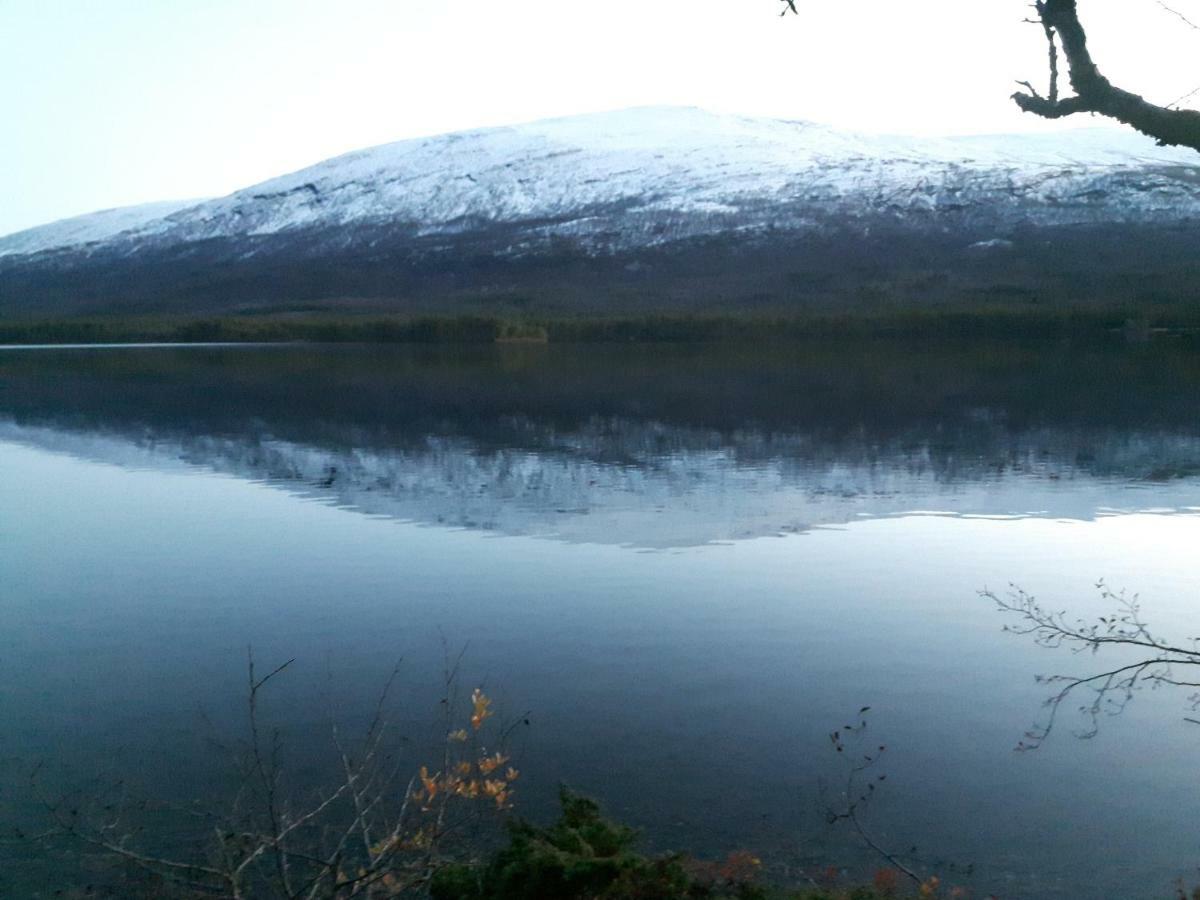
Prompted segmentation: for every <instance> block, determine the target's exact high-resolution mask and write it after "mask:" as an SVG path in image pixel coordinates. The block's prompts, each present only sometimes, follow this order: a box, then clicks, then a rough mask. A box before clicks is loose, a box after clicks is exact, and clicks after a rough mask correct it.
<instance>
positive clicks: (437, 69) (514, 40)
mask: <svg viewBox="0 0 1200 900" xmlns="http://www.w3.org/2000/svg"><path fill="white" fill-rule="evenodd" d="M797 6H798V8H799V9H800V13H801V14H800V15H799V16H788V17H783V18H781V17H780V16H779V15H778V7H779V3H778V2H777V0H594V2H590V3H581V2H571V0H503V2H490V3H479V2H469V0H461V2H454V0H337V2H334V0H323V2H319V0H0V121H2V122H3V129H4V132H3V133H4V138H3V140H0V234H7V233H9V232H12V231H17V230H20V229H22V228H26V227H30V226H33V225H37V224H41V223H43V222H47V221H53V220H55V219H59V218H63V217H65V216H70V215H76V214H79V213H85V212H90V211H93V210H96V209H105V208H110V207H114V206H124V205H129V204H134V203H144V202H149V201H154V200H168V199H183V198H189V197H196V198H200V197H209V196H219V195H222V194H227V193H229V192H230V191H233V190H236V189H238V188H241V187H245V186H247V185H251V184H254V183H256V182H259V181H262V180H264V179H266V178H269V177H272V176H275V175H279V174H283V173H285V172H290V171H294V170H296V169H299V168H302V167H304V166H306V165H310V164H312V163H315V162H319V161H320V160H322V159H326V158H329V157H331V156H335V155H337V154H339V153H344V152H347V151H350V150H355V149H359V148H361V147H367V146H372V145H375V144H381V143H387V142H389V141H395V140H401V139H404V138H409V137H418V136H423V135H429V134H438V133H441V132H446V131H452V130H458V129H467V128H475V127H480V126H487V125H504V124H510V123H513V122H521V121H529V120H533V119H539V118H545V117H549V116H563V115H572V114H576V113H584V112H596V111H601V110H610V109H620V108H624V107H629V106H642V105H660V104H672V105H674V104H678V105H690V106H700V107H703V108H706V109H710V110H714V111H717V112H731V113H740V114H745V115H764V116H777V117H782V118H789V119H808V120H811V121H816V122H822V123H826V124H831V125H835V126H839V127H844V128H850V129H856V130H861V131H871V132H902V133H915V134H971V133H987V132H1006V131H1025V130H1044V129H1048V128H1054V127H1059V128H1061V127H1064V125H1063V124H1057V125H1050V124H1047V123H1043V122H1041V121H1038V120H1036V119H1033V118H1031V117H1029V116H1024V115H1022V114H1021V113H1020V112H1019V111H1017V110H1016V109H1015V107H1014V106H1013V105H1012V103H1011V101H1010V100H1009V99H1008V97H1009V95H1010V94H1011V93H1012V92H1013V90H1015V89H1016V85H1015V81H1016V80H1018V79H1028V80H1030V81H1032V82H1033V83H1035V84H1037V85H1043V84H1044V82H1045V79H1046V72H1045V43H1044V39H1043V37H1042V35H1041V32H1040V29H1039V28H1038V27H1037V26H1034V25H1029V24H1025V23H1023V22H1022V21H1021V20H1022V18H1023V17H1024V16H1026V15H1027V14H1028V12H1029V10H1028V5H1027V3H1026V0H910V2H898V0H858V2H856V3H853V4H849V3H829V2H819V0H797ZM1172 6H1173V7H1174V8H1175V9H1176V10H1177V11H1178V12H1181V13H1183V14H1184V15H1186V16H1189V17H1190V18H1191V19H1193V20H1194V21H1198V22H1200V0H1176V2H1173V3H1172ZM1080 10H1081V14H1082V15H1083V17H1084V20H1085V24H1086V25H1087V26H1088V29H1089V37H1090V44H1091V46H1092V49H1093V53H1094V55H1095V57H1096V59H1097V61H1098V62H1099V63H1100V65H1101V67H1102V69H1103V70H1104V71H1105V73H1106V74H1107V75H1109V77H1110V78H1112V79H1113V80H1114V81H1115V82H1116V83H1118V84H1120V85H1121V86H1123V87H1126V88H1128V89H1131V90H1135V91H1137V92H1139V93H1143V94H1144V95H1146V96H1147V97H1148V98H1149V99H1151V100H1154V101H1157V102H1162V103H1167V102H1170V101H1172V100H1175V99H1176V98H1178V97H1180V96H1181V95H1183V94H1186V93H1187V92H1188V91H1190V90H1192V89H1193V88H1197V87H1200V29H1195V28H1192V27H1189V26H1188V25H1187V24H1185V23H1184V22H1183V21H1182V20H1181V19H1180V18H1178V17H1177V16H1175V15H1172V14H1171V13H1170V12H1169V11H1167V10H1165V9H1163V8H1162V6H1161V4H1159V3H1158V2H1157V0H1081V2H1080ZM1194 99H1195V98H1194ZM1091 124H1096V122H1095V121H1092V120H1087V119H1082V120H1081V119H1076V120H1071V122H1070V123H1068V125H1091Z"/></svg>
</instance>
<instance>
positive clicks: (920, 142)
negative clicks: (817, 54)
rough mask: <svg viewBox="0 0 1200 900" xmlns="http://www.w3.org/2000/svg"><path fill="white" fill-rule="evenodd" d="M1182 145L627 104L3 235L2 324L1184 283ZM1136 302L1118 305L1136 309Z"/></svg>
mask: <svg viewBox="0 0 1200 900" xmlns="http://www.w3.org/2000/svg"><path fill="white" fill-rule="evenodd" d="M1197 237H1200V157H1198V156H1197V155H1196V154H1195V153H1194V152H1191V151H1182V150H1177V149H1166V148H1159V147H1156V146H1155V145H1154V144H1153V143H1152V142H1151V141H1149V140H1148V139H1145V138H1142V137H1140V136H1138V135H1135V134H1132V133H1129V132H1124V131H1118V130H1107V129H1088V130H1081V131H1075V132H1065V133H1060V134H1053V135H1007V136H984V137H963V138H907V137H894V136H873V135H862V134H852V133H846V132H840V131H836V130H834V129H831V128H827V127H823V126H819V125H814V124H810V123H805V122H790V121H778V120H770V119H750V118H743V117H736V116H725V115H716V114H712V113H708V112H704V111H701V110H696V109H686V108H685V109H679V108H645V109H634V110H627V111H622V112H615V113H605V114H596V115H586V116H576V117H571V118H564V119H555V120H550V121H545V122H537V123H532V124H527V125H518V126H512V127H505V128H491V129H483V130H477V131H469V132H461V133H456V134H449V135H443V136H439V137H432V138H425V139H418V140H409V141H401V142H399V143H394V144H387V145H384V146H381V147H375V148H371V149H368V150H362V151H358V152H354V153H350V154H346V155H344V156H340V157H337V158H334V159H331V160H328V161H326V162H323V163H319V164H317V165H315V166H312V167H310V168H307V169H303V170H301V171H299V172H295V173H293V174H290V175H284V176H282V177H279V178H275V179H272V180H270V181H266V182H263V183H262V184H258V185H255V186H253V187H249V188H246V189H244V190H240V191H237V192H235V193H233V194H231V195H229V196H227V197H222V198H217V199H213V200H205V201H200V202H187V203H182V204H161V205H152V206H142V207H134V208H131V209H128V210H110V211H106V212H101V213H95V214H92V215H89V216H81V217H77V218H74V219H69V220H65V221H63V222H58V223H53V224H51V225H46V226H42V227H40V228H34V229H30V230H28V231H23V232H20V233H17V234H14V235H9V236H7V237H2V238H0V315H4V314H31V313H45V314H63V313H77V312H115V311H124V312H145V311H183V312H198V311H203V312H211V311H230V310H237V309H286V308H300V307H303V308H313V307H335V308H348V309H404V310H422V311H430V310H437V309H447V308H453V309H456V310H462V309H467V308H470V309H479V308H484V309H493V308H507V307H514V308H529V307H534V308H544V309H546V310H547V311H549V310H554V309H557V310H575V309H586V310H596V309H606V310H607V309H645V308H648V307H650V308H662V309H668V308H689V309H700V308H714V307H719V308H728V306H729V305H730V304H734V305H739V306H744V305H754V306H760V307H772V308H782V307H792V306H795V305H797V304H800V305H808V306H817V307H820V306H827V307H830V308H843V307H844V306H845V305H846V304H850V303H854V304H858V305H863V304H865V303H872V302H874V303H881V302H885V301H886V300H887V299H888V298H891V299H893V300H894V299H897V298H898V299H913V300H914V301H917V302H925V303H939V302H946V301H947V300H948V298H955V297H965V296H970V297H973V298H976V299H978V298H979V297H990V298H1001V299H1004V298H1007V299H1009V300H1015V301H1018V302H1040V300H1042V299H1048V298H1052V297H1053V298H1058V297H1062V298H1065V299H1067V300H1072V301H1080V300H1088V301H1097V300H1100V299H1104V298H1106V297H1108V298H1113V297H1128V296H1129V294H1130V292H1131V291H1133V292H1135V293H1136V294H1137V295H1138V297H1141V298H1142V299H1157V300H1171V299H1174V298H1175V297H1176V295H1179V296H1183V295H1185V294H1186V295H1189V296H1190V295H1193V294H1194V293H1195V288H1196V287H1197V286H1200V270H1198V269H1197V264H1196V263H1194V262H1193V259H1194V257H1195V253H1194V247H1195V246H1196V243H1195V242H1196V239H1197ZM1135 299H1136V298H1135Z"/></svg>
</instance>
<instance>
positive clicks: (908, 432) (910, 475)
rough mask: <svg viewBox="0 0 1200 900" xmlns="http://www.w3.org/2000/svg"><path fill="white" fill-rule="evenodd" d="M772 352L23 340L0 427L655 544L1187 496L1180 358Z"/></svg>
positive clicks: (486, 521)
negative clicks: (65, 345) (189, 346)
mask: <svg viewBox="0 0 1200 900" xmlns="http://www.w3.org/2000/svg"><path fill="white" fill-rule="evenodd" d="M779 354H781V355H779V356H770V355H768V356H767V358H757V359H749V358H746V357H744V356H741V355H740V354H739V353H733V355H732V356H731V355H730V353H729V352H727V353H724V354H714V353H712V352H711V351H709V353H708V354H707V355H705V354H703V353H699V352H697V351H695V350H687V349H682V350H679V349H677V350H671V351H663V350H661V349H660V350H658V351H655V352H650V353H648V352H646V351H635V350H624V349H617V350H613V349H605V348H592V349H587V348H562V349H557V350H553V351H549V350H546V348H539V349H538V350H534V351H529V350H526V351H518V352H515V353H509V352H506V351H503V350H494V349H488V350H480V351H471V352H469V353H466V352H463V351H455V352H451V351H446V350H427V351H418V350H389V351H381V350H372V351H367V350H362V349H345V350H341V351H338V350H331V351H312V350H296V349H291V350H285V349H279V348H270V349H264V350H258V351H255V350H250V349H238V350H229V351H213V350H206V351H198V350H192V351H186V350H172V351H139V352H135V351H115V352H114V351H81V352H77V353H74V354H70V353H65V352H58V351H55V352H47V353H41V352H40V351H39V352H32V351H31V352H24V353H23V354H10V355H8V356H0V439H3V440H10V441H16V442H20V443H23V444H27V445H33V446H37V447H41V448H46V449H51V450H57V451H63V452H67V453H71V454H73V455H77V456H81V457H87V458H91V459H98V460H103V461H107V462H112V463H116V464H119V465H127V466H153V467H163V466H179V465H191V466H201V467H204V468H207V469H211V470H213V471H217V472H221V473H226V474H230V475H233V476H236V477H239V478H247V479H253V480H258V481H265V482H269V483H271V484H275V485H279V486H283V487H286V488H288V489H293V490H299V491H301V492H303V493H305V494H307V495H311V496H313V497H317V498H322V499H326V500H328V501H329V502H333V503H336V504H339V505H343V506H347V507H350V508H353V509H356V510H360V511H362V512H365V513H370V514H379V515H387V516H393V517H397V518H402V519H406V520H411V521H415V522H420V523H428V524H436V525H444V526H449V527H466V528H477V529H487V530H491V531H495V532H498V533H503V534H536V535H546V536H554V537H556V538H560V539H565V540H580V541H599V542H606V543H620V544H630V545H634V546H651V547H666V546H683V545H690V544H696V543H703V542H707V541H712V540H730V539H739V538H746V537H754V536H761V535H771V534H780V533H785V532H789V531H801V530H804V529H807V528H811V527H814V526H820V525H828V524H837V523H844V522H848V521H851V520H854V519H856V518H859V517H863V516H883V515H894V514H900V513H905V512H912V511H938V512H950V513H957V514H977V515H1046V516H1054V517H1068V518H1091V517H1093V516H1096V515H1098V514H1103V513H1105V512H1106V511H1110V510H1112V511H1122V510H1134V509H1172V510H1179V509H1187V508H1193V507H1195V508H1200V478H1194V477H1192V476H1193V475H1194V474H1195V473H1200V416H1198V415H1197V412H1198V411H1200V400H1197V397H1198V396H1200V392H1197V391H1196V390H1195V387H1197V386H1200V385H1198V384H1197V382H1200V378H1198V377H1197V374H1198V373H1197V368H1196V366H1195V365H1194V364H1193V363H1192V361H1191V359H1190V358H1189V356H1188V355H1187V354H1183V353H1179V354H1176V353H1175V352H1174V351H1170V352H1166V351H1156V352H1154V353H1150V352H1147V351H1146V350H1144V349H1143V350H1133V351H1130V350H1125V349H1121V348H1117V349H1115V350H1103V351H1102V350H1096V349H1091V350H1083V351H1072V350H1069V349H1064V348H1060V347H1055V348H1049V351H1033V350H1029V349H1028V348H1025V349H1017V348H1015V347H1012V346H1010V347H1007V348H1004V347H1001V348H990V349H987V348H985V349H980V348H974V349H973V350H970V351H964V350H963V349H961V348H959V349H955V350H946V349H941V350H938V349H936V348H928V347H926V348H918V349H917V350H914V349H913V348H895V347H890V348H880V347H879V346H876V347H874V348H873V352H866V351H861V350H851V351H845V350H843V351H842V352H838V351H837V348H828V347H826V348H821V349H819V350H812V351H811V353H810V354H808V355H804V354H800V353H798V351H797V349H796V348H791V349H790V350H788V351H782V350H781V351H779ZM1167 384H1169V385H1171V387H1172V389H1171V390H1163V388H1164V386H1165V385H1167Z"/></svg>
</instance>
